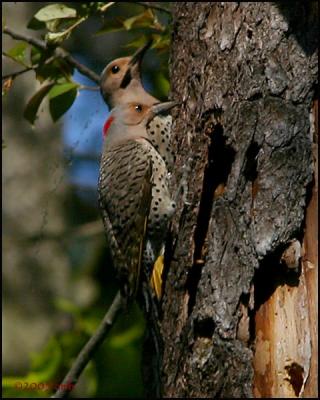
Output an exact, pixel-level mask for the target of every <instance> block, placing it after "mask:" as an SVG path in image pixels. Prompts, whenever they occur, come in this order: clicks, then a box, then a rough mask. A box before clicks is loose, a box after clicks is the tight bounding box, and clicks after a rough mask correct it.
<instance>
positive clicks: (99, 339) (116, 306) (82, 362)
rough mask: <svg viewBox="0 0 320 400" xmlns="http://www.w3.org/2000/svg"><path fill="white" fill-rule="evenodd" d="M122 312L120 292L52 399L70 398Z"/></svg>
mask: <svg viewBox="0 0 320 400" xmlns="http://www.w3.org/2000/svg"><path fill="white" fill-rule="evenodd" d="M121 310H122V301H121V294H120V291H119V292H118V293H117V294H116V296H115V298H114V300H113V302H112V304H111V306H110V308H109V310H108V311H107V313H106V315H105V316H104V318H103V320H102V322H101V324H100V326H99V327H98V329H97V331H96V332H95V333H94V334H93V336H91V338H90V339H89V341H88V342H87V343H86V344H85V346H84V348H83V349H82V350H81V351H80V353H79V354H78V357H77V359H76V361H75V362H74V364H73V365H72V367H71V369H70V371H69V372H68V373H67V375H66V376H65V378H64V380H63V381H62V384H61V385H60V388H59V389H58V390H57V392H56V393H55V394H54V395H53V396H51V397H52V398H56V399H62V398H66V397H68V395H69V393H70V392H71V391H72V389H73V388H74V386H75V385H76V383H77V381H78V379H79V377H80V375H81V373H82V371H83V370H84V368H85V367H86V365H87V364H88V362H89V361H90V360H91V359H92V357H93V355H94V353H95V351H96V350H97V349H98V348H99V346H100V345H101V344H102V343H103V341H104V339H105V338H106V336H107V334H108V332H109V331H110V329H111V327H112V325H113V324H114V322H115V320H116V318H117V316H118V315H119V313H120V311H121Z"/></svg>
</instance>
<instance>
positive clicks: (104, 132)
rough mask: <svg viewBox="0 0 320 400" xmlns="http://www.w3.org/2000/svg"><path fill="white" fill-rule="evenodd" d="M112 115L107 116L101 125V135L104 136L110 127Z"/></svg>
mask: <svg viewBox="0 0 320 400" xmlns="http://www.w3.org/2000/svg"><path fill="white" fill-rule="evenodd" d="M113 120H114V117H109V118H108V119H107V120H106V122H105V123H104V125H103V136H104V137H106V136H107V134H108V129H109V128H110V126H111V124H112V122H113Z"/></svg>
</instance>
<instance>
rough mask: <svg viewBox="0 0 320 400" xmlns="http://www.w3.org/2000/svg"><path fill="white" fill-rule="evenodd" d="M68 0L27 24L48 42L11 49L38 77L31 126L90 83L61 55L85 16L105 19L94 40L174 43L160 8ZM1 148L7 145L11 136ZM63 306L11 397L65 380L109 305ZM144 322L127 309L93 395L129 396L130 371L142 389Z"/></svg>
mask: <svg viewBox="0 0 320 400" xmlns="http://www.w3.org/2000/svg"><path fill="white" fill-rule="evenodd" d="M67 4H68V5H65V4H63V3H57V4H49V5H46V6H45V7H42V8H40V9H39V10H38V11H37V12H36V13H35V15H34V16H33V18H32V19H31V20H30V22H29V24H28V28H29V29H33V30H40V31H41V33H42V38H43V43H44V44H45V48H42V47H41V46H36V45H33V44H30V43H28V42H27V41H18V42H16V43H15V45H14V46H13V47H12V48H11V49H9V50H8V51H7V52H6V53H4V54H5V55H6V56H7V57H8V58H10V59H11V60H13V61H14V62H15V63H16V64H17V65H18V66H19V67H20V68H23V69H25V70H30V69H31V70H32V71H33V72H34V78H35V80H36V81H37V82H38V84H39V87H38V88H37V90H36V91H35V93H32V94H31V96H30V98H29V100H28V101H27V104H26V106H25V110H24V114H23V115H24V118H25V119H26V120H27V121H28V122H30V124H32V125H34V124H35V123H36V121H37V117H38V115H39V110H40V106H41V105H42V104H43V103H48V105H49V107H48V110H49V112H50V115H51V117H52V119H53V120H54V121H57V120H59V119H60V118H61V117H62V116H63V115H64V113H65V112H66V111H67V110H68V109H69V108H70V107H72V104H73V102H74V100H75V98H76V96H77V95H78V93H79V90H83V89H84V88H83V86H82V85H81V84H79V83H78V82H76V81H75V80H74V78H73V73H74V66H73V65H72V64H70V63H69V62H68V60H67V59H66V58H65V57H63V56H60V55H57V52H56V49H61V47H60V46H63V45H64V43H65V41H66V40H67V39H68V38H69V37H70V36H71V37H72V35H74V32H75V30H76V29H77V27H79V26H80V25H81V24H82V23H84V22H85V21H86V20H88V19H90V18H93V17H94V18H98V19H99V20H100V21H101V24H100V26H99V24H98V25H97V28H96V29H97V31H96V32H95V36H93V38H92V40H100V36H101V35H106V36H107V38H108V35H109V34H110V33H111V32H114V31H119V32H121V31H122V32H125V33H127V32H130V33H132V39H131V41H129V42H128V43H127V44H126V46H124V47H125V48H133V49H135V48H138V47H140V46H142V45H144V44H145V43H146V42H147V41H148V40H149V39H150V38H152V39H153V46H152V47H153V49H156V50H157V51H159V52H161V53H162V56H164V57H165V56H166V53H167V50H168V47H169V43H170V25H169V20H168V19H165V18H159V12H158V11H156V10H153V9H151V8H148V7H144V8H141V6H138V5H136V4H131V5H130V7H128V12H127V14H128V15H127V14H126V15H125V17H123V18H114V17H113V16H112V11H113V9H114V8H115V7H120V6H121V2H107V3H106V2H87V3H75V2H74V3H67ZM59 54H61V53H59ZM164 64H165V69H164V70H163V71H162V70H161V71H160V72H159V74H156V75H157V76H156V77H155V79H157V86H158V88H159V94H160V95H161V96H166V95H167V92H168V90H169V83H168V79H167V78H166V74H167V63H164ZM17 76H19V75H16V74H12V75H11V76H9V77H7V78H6V79H3V86H2V94H3V96H4V95H8V94H9V95H10V89H11V87H12V85H13V84H14V82H15V79H16V78H17ZM2 147H3V148H4V147H5V144H4V142H2ZM77 218H79V216H78V215H77ZM105 293H106V288H105V287H104V294H105ZM101 298H103V296H101ZM110 300H111V298H110ZM56 307H57V308H58V309H59V310H60V312H61V314H62V315H64V317H65V319H66V320H67V321H68V324H67V327H66V328H64V329H62V330H58V329H57V331H56V332H53V334H52V337H51V338H50V339H49V341H48V342H47V344H46V345H45V346H44V347H43V349H42V350H41V351H40V352H39V353H37V354H33V355H32V357H31V367H30V370H29V372H28V374H26V375H25V376H11V377H4V378H3V390H4V396H5V397H25V398H27V397H31V398H35V397H38V398H40V397H47V396H49V395H50V393H52V392H53V391H54V388H52V387H51V388H48V387H46V386H43V384H48V383H59V382H61V380H62V378H63V376H64V375H65V373H66V372H67V370H68V369H69V368H70V366H71V364H72V362H73V360H74V358H75V356H76V355H77V354H78V353H79V352H80V350H81V348H82V347H83V345H84V343H85V342H86V341H87V340H88V339H89V337H90V336H91V335H92V334H93V332H94V331H95V329H96V327H97V325H98V324H99V323H100V321H101V318H102V315H103V314H104V313H105V311H106V308H105V307H103V306H101V304H91V306H90V307H88V308H86V309H81V308H79V307H77V306H75V305H74V304H72V303H70V302H69V301H67V300H66V299H57V301H56ZM143 328H144V321H143V318H142V315H141V313H140V311H139V310H138V309H137V307H135V308H134V309H133V310H132V311H130V315H128V314H127V315H124V316H123V317H121V318H120V319H119V320H118V321H117V323H116V325H115V326H114V327H113V328H112V331H111V334H110V335H109V337H108V338H107V340H106V341H105V343H104V344H103V346H102V347H101V349H99V352H98V354H97V355H96V356H95V357H94V359H93V360H92V362H91V363H90V364H89V365H88V367H87V368H86V370H85V373H84V380H85V384H86V388H87V389H88V390H87V395H88V396H97V397H105V396H109V397H114V396H115V395H116V396H119V397H125V396H127V395H128V393H127V387H126V385H124V384H123V379H124V377H126V376H128V375H129V373H128V371H129V370H130V376H131V377H132V378H131V379H132V382H130V387H131V388H134V390H135V392H134V394H138V395H142V385H141V377H140V370H139V367H137V365H138V362H137V360H138V359H139V354H140V353H139V351H140V349H141V344H142V336H143V330H144V329H143ZM106 371H107V373H106ZM132 371H134V372H133V373H132ZM17 382H22V383H23V384H24V386H25V387H18V386H17ZM32 384H33V385H36V388H34V387H33V388H32V387H31V385H32ZM28 385H29V386H28ZM30 389H32V390H30Z"/></svg>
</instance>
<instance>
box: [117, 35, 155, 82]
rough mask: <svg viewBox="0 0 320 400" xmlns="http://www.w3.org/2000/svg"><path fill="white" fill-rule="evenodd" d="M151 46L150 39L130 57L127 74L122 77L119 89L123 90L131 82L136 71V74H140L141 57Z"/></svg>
mask: <svg viewBox="0 0 320 400" xmlns="http://www.w3.org/2000/svg"><path fill="white" fill-rule="evenodd" d="M151 45H152V39H150V40H149V41H148V42H147V43H146V44H145V45H144V46H143V47H140V49H138V50H137V51H136V52H135V53H134V55H133V56H132V57H131V60H130V61H129V64H128V67H129V68H128V69H127V72H126V73H125V75H124V77H123V78H122V81H121V85H120V88H121V89H125V88H126V87H127V86H128V85H129V83H130V82H131V80H132V77H133V76H134V74H135V72H134V71H138V74H140V65H141V63H142V59H143V56H144V55H145V53H146V51H147V50H148V49H149V47H150V46H151Z"/></svg>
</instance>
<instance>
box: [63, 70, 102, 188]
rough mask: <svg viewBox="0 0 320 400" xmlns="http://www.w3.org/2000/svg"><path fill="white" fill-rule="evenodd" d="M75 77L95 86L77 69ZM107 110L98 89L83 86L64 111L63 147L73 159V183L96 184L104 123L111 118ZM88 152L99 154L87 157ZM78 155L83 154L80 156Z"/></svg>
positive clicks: (71, 169) (93, 186) (70, 165)
mask: <svg viewBox="0 0 320 400" xmlns="http://www.w3.org/2000/svg"><path fill="white" fill-rule="evenodd" d="M73 78H74V80H75V81H76V82H79V83H81V84H83V85H87V86H94V84H93V83H92V82H91V81H90V80H89V79H88V78H86V77H85V76H83V75H81V74H80V73H79V72H78V71H75V73H74V75H73ZM108 113H109V111H108V107H107V105H106V104H105V103H104V101H103V99H102V97H101V95H100V92H99V91H91V90H81V91H79V94H78V96H77V98H76V100H75V102H74V103H73V105H72V107H71V108H70V109H69V110H68V112H67V113H66V114H65V115H64V119H63V122H64V124H63V140H64V150H65V154H66V157H67V159H70V163H69V168H70V169H69V173H70V180H71V183H73V184H76V185H79V186H85V187H88V186H89V187H92V188H93V189H94V188H95V187H96V186H97V181H98V174H99V160H100V154H101V149H102V127H103V124H104V122H105V120H106V119H107V118H108ZM86 155H91V156H92V157H95V156H96V160H94V159H88V160H86V159H85V156H86ZM79 156H80V157H81V156H84V157H83V158H82V157H81V158H80V159H79V158H78V157H79Z"/></svg>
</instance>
